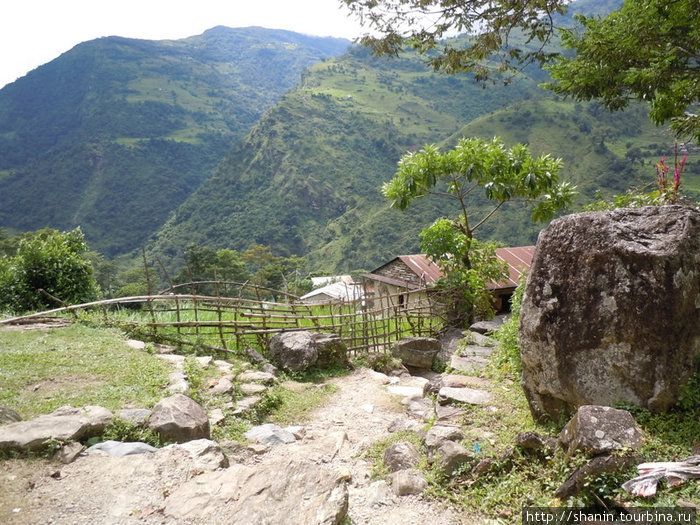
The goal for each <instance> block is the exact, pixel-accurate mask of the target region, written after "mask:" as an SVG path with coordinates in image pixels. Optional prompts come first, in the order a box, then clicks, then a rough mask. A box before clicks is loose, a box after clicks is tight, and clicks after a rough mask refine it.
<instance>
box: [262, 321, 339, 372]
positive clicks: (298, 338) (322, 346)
mask: <svg viewBox="0 0 700 525" xmlns="http://www.w3.org/2000/svg"><path fill="white" fill-rule="evenodd" d="M268 352H269V355H270V358H271V360H272V361H273V363H275V364H276V365H277V366H279V367H281V368H284V369H286V370H291V371H294V372H298V371H301V370H306V369H307V368H309V367H311V366H314V365H315V366H318V367H321V368H327V367H331V366H348V356H347V347H346V346H345V343H343V341H342V340H341V339H340V337H339V336H338V335H336V334H324V333H316V332H308V331H304V330H297V331H292V332H281V333H279V334H275V335H274V336H273V337H272V339H270V343H269V345H268Z"/></svg>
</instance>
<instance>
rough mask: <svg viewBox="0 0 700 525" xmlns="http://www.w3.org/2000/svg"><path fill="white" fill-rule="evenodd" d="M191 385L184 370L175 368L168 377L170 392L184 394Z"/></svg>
mask: <svg viewBox="0 0 700 525" xmlns="http://www.w3.org/2000/svg"><path fill="white" fill-rule="evenodd" d="M188 388H190V385H189V384H188V383H187V375H186V374H185V371H184V370H173V371H172V372H170V376H169V377H168V392H170V393H173V394H182V393H183V392H187V389H188Z"/></svg>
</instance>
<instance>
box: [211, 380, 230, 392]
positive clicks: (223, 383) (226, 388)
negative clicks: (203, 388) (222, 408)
mask: <svg viewBox="0 0 700 525" xmlns="http://www.w3.org/2000/svg"><path fill="white" fill-rule="evenodd" d="M209 391H210V392H211V393H212V394H215V395H220V394H230V393H231V392H233V383H232V382H231V380H230V379H229V378H228V377H221V378H219V380H218V381H217V382H216V384H215V385H214V386H213V387H212V388H211V389H210V390H209Z"/></svg>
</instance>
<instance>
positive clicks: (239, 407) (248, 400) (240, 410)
mask: <svg viewBox="0 0 700 525" xmlns="http://www.w3.org/2000/svg"><path fill="white" fill-rule="evenodd" d="M260 401H262V397H260V396H248V397H244V398H243V399H239V400H238V401H236V409H235V410H234V411H233V415H234V416H240V415H242V414H245V413H246V412H248V411H250V410H252V409H253V408H255V405H257V404H258V403H260Z"/></svg>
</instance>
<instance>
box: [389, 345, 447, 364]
mask: <svg viewBox="0 0 700 525" xmlns="http://www.w3.org/2000/svg"><path fill="white" fill-rule="evenodd" d="M440 348H441V346H440V341H438V340H437V339H433V338H432V337H405V338H403V339H401V340H400V341H398V342H397V343H396V344H395V345H394V347H393V348H392V349H391V353H392V354H393V355H394V356H395V357H398V358H399V359H400V360H401V362H402V363H403V364H404V365H406V366H412V367H415V368H428V369H429V368H431V367H432V366H433V361H434V359H435V356H437V354H438V352H440Z"/></svg>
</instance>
